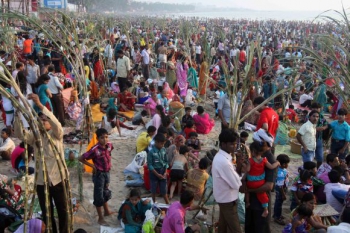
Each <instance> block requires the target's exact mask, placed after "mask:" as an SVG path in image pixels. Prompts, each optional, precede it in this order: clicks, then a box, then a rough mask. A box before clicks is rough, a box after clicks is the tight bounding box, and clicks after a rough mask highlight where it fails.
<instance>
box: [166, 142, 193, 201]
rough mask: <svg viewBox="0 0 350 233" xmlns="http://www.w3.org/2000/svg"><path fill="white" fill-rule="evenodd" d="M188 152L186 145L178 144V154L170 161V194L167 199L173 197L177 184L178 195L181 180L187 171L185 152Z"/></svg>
mask: <svg viewBox="0 0 350 233" xmlns="http://www.w3.org/2000/svg"><path fill="white" fill-rule="evenodd" d="M188 152H190V150H189V148H188V147H187V146H180V150H179V154H176V155H175V156H174V158H173V160H172V161H171V163H170V166H171V171H170V181H171V187H170V196H169V199H172V198H173V195H174V191H175V187H176V184H177V190H178V194H179V196H180V194H181V189H182V181H183V179H184V178H185V174H186V172H187V171H188V161H187V159H186V154H188Z"/></svg>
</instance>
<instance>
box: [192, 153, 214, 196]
mask: <svg viewBox="0 0 350 233" xmlns="http://www.w3.org/2000/svg"><path fill="white" fill-rule="evenodd" d="M209 163H210V161H209V159H208V158H202V159H201V160H200V161H199V164H198V166H199V168H193V169H190V170H189V171H188V172H187V177H186V180H187V185H186V190H189V191H192V192H193V193H194V200H196V201H199V200H200V199H201V197H202V195H203V192H204V188H205V184H206V183H207V180H208V179H209V174H208V172H207V168H208V166H209Z"/></svg>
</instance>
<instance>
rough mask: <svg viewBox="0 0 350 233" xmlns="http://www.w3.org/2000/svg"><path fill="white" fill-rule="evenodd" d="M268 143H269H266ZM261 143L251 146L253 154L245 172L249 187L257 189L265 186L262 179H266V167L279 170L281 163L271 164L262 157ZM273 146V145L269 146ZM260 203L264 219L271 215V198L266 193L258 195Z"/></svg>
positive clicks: (247, 197) (256, 142) (255, 142)
mask: <svg viewBox="0 0 350 233" xmlns="http://www.w3.org/2000/svg"><path fill="white" fill-rule="evenodd" d="M264 143H267V142H264ZM260 144H261V142H258V141H254V142H253V143H252V144H251V145H250V151H251V152H252V157H251V158H249V162H248V163H245V166H246V167H245V171H246V172H247V173H248V174H247V187H248V188H252V189H256V188H259V187H261V186H262V185H264V183H265V179H264V178H262V177H265V167H267V168H268V169H275V168H277V167H278V166H279V165H280V163H279V162H278V161H277V162H275V163H273V164H270V163H269V162H268V161H267V159H266V157H264V158H262V157H261V154H262V153H261V149H260V147H261V145H260ZM269 146H272V145H269ZM247 194H248V193H246V199H247V200H249V194H248V195H247ZM256 196H257V198H258V200H259V202H260V203H261V205H262V207H263V208H264V212H263V213H262V217H266V216H267V215H268V214H269V211H268V204H269V197H268V196H267V193H266V192H263V193H257V194H256ZM246 206H249V201H246Z"/></svg>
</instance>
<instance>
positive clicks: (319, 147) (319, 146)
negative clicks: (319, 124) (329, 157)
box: [315, 139, 323, 163]
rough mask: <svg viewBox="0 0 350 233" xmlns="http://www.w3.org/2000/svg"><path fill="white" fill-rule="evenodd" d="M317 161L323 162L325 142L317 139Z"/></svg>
mask: <svg viewBox="0 0 350 233" xmlns="http://www.w3.org/2000/svg"><path fill="white" fill-rule="evenodd" d="M315 159H316V161H317V162H320V163H322V162H323V140H322V139H316V150H315Z"/></svg>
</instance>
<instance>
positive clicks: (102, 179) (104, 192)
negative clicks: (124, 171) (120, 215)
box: [79, 128, 114, 225]
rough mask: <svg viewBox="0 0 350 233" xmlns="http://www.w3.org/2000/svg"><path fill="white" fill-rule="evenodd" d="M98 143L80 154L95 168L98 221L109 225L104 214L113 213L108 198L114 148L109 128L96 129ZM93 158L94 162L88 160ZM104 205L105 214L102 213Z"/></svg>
mask: <svg viewBox="0 0 350 233" xmlns="http://www.w3.org/2000/svg"><path fill="white" fill-rule="evenodd" d="M96 136H97V140H98V143H97V144H96V145H95V146H94V147H92V148H91V149H90V150H89V151H88V152H86V153H84V154H83V155H82V156H80V158H79V161H80V162H82V163H83V164H85V165H87V166H89V167H91V168H92V170H93V176H92V180H93V182H94V202H93V204H94V205H95V206H96V210H97V214H98V223H99V224H100V225H107V222H106V221H105V220H104V217H103V216H109V215H111V214H113V212H112V211H110V209H109V207H108V203H107V202H108V200H109V199H111V192H110V191H109V189H108V186H109V183H110V175H109V171H110V169H111V165H112V163H111V158H112V156H111V151H112V150H113V149H114V148H113V145H112V143H110V142H108V132H107V130H105V129H103V128H100V129H98V130H96ZM90 159H92V161H93V162H94V163H93V164H91V163H89V162H88V161H87V160H90ZM102 207H103V210H104V215H103V214H102Z"/></svg>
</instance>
